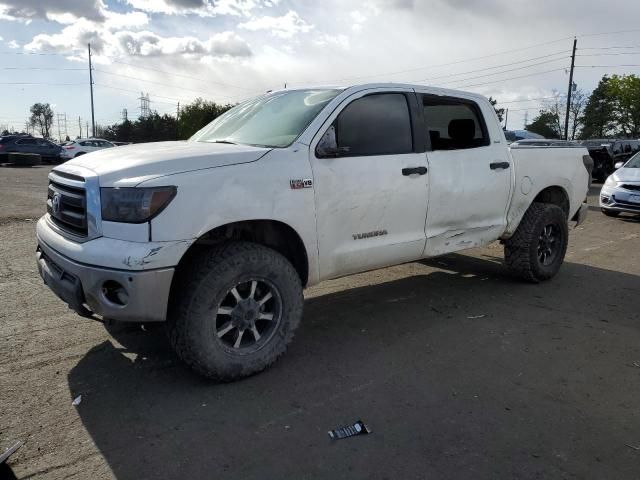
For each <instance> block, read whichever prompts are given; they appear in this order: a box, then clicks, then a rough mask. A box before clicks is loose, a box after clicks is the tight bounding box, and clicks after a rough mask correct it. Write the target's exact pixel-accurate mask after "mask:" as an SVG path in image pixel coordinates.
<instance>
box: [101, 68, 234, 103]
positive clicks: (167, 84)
mask: <svg viewBox="0 0 640 480" xmlns="http://www.w3.org/2000/svg"><path fill="white" fill-rule="evenodd" d="M94 70H95V71H96V72H100V73H106V74H107V75H114V76H116V77H122V78H128V79H131V80H138V81H140V82H143V83H152V84H154V85H161V86H163V87H169V88H179V89H180V90H185V91H189V92H194V93H199V94H201V95H210V92H205V91H204V90H194V89H192V88H185V87H184V86H182V85H175V84H173V85H172V84H169V83H163V82H155V81H153V80H142V79H140V78H139V77H132V76H130V75H124V74H122V73H115V72H107V71H106V70H101V69H98V68H96V69H94ZM218 98H234V97H232V96H229V95H225V96H219V97H218Z"/></svg>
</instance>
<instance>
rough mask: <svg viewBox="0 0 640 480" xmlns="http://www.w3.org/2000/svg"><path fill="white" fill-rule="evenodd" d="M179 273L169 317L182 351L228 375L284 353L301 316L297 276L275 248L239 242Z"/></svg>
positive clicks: (215, 374)
mask: <svg viewBox="0 0 640 480" xmlns="http://www.w3.org/2000/svg"><path fill="white" fill-rule="evenodd" d="M188 262H189V263H188V265H186V266H185V268H181V271H180V272H179V273H178V274H177V275H178V277H177V278H176V282H177V284H176V290H175V292H174V295H173V298H172V305H171V307H170V314H169V319H168V324H167V326H168V329H169V338H170V340H171V343H172V345H173V347H174V349H175V351H176V353H177V354H178V356H179V357H180V358H181V359H182V360H183V361H184V362H185V363H186V364H187V365H189V366H190V367H191V368H193V369H194V370H196V371H197V372H198V373H200V374H201V375H204V376H205V377H208V378H213V379H216V380H222V381H229V380H235V379H238V378H242V377H246V376H248V375H251V374H254V373H257V372H259V371H261V370H263V369H265V368H266V367H268V366H269V365H271V364H272V363H273V362H274V361H275V360H276V359H277V358H278V357H279V356H280V355H282V354H283V353H284V352H285V350H286V347H287V345H288V343H289V342H290V341H291V339H292V338H293V335H294V332H295V330H296V328H297V327H298V325H299V323H300V319H301V317H302V307H303V297H302V285H301V282H300V278H299V276H298V274H297V272H296V270H295V269H294V268H293V266H292V265H291V263H289V261H288V260H287V259H286V258H284V257H283V256H282V255H280V254H279V253H277V252H276V251H274V250H272V249H270V248H266V247H263V246H261V245H257V244H252V243H248V242H234V243H229V244H226V245H222V246H220V247H217V248H215V249H213V250H208V251H204V252H201V253H198V254H194V255H193V256H192V258H191V259H190V260H189V261H188Z"/></svg>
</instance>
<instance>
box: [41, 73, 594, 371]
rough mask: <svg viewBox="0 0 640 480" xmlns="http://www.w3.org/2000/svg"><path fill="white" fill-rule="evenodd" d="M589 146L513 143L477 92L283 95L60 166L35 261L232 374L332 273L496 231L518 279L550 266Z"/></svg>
mask: <svg viewBox="0 0 640 480" xmlns="http://www.w3.org/2000/svg"><path fill="white" fill-rule="evenodd" d="M584 157H588V155H587V150H586V149H585V148H584V147H582V146H572V147H562V148H554V147H540V148H538V147H530V148H514V149H510V148H508V146H507V143H506V140H505V136H504V133H503V132H502V128H501V125H500V122H499V121H498V118H497V117H496V114H495V111H494V109H493V107H492V105H491V104H490V103H489V101H488V100H487V99H486V98H485V97H482V96H480V95H477V94H472V93H465V92H459V91H454V90H444V89H437V88H429V87H425V86H418V85H400V84H393V83H392V84H368V85H356V86H351V87H347V88H317V89H300V90H295V89H286V90H282V91H278V92H273V93H269V94H266V95H263V96H261V97H258V98H255V99H252V100H248V101H247V102H244V103H242V104H240V105H238V106H236V107H234V108H232V109H231V110H229V111H228V112H226V113H225V114H223V115H221V116H220V117H218V118H217V119H215V120H214V121H213V122H212V123H210V124H209V125H207V126H206V127H204V128H203V129H202V130H200V131H199V132H197V133H196V134H195V135H194V136H193V137H192V138H191V139H189V140H188V141H182V142H160V143H147V144H141V145H140V144H139V145H131V146H129V147H126V148H123V149H109V150H104V151H101V152H96V153H93V154H91V155H88V156H86V157H82V158H79V159H74V160H71V161H69V162H67V163H65V164H63V165H60V166H58V167H56V168H54V169H53V170H52V171H51V172H50V174H49V190H48V195H47V197H48V199H47V213H46V214H45V215H44V216H43V217H42V218H41V219H40V220H39V221H38V224H37V243H38V249H37V259H38V267H39V271H40V274H41V276H42V278H43V279H44V281H45V283H46V284H47V285H48V286H49V288H51V290H52V291H53V292H54V293H56V294H57V295H58V296H59V297H60V298H61V299H62V300H64V301H65V302H66V303H67V304H68V305H69V306H70V307H71V308H73V309H74V310H75V311H76V312H78V313H79V314H80V315H83V316H87V317H93V316H94V314H97V315H100V316H102V317H103V318H107V319H112V320H120V321H133V322H150V321H156V322H164V321H166V322H167V323H168V331H169V332H170V339H171V342H172V344H173V347H174V349H175V350H176V352H177V354H178V355H179V356H180V358H182V360H183V361H185V362H186V363H187V364H188V365H190V366H191V367H192V368H193V369H195V370H196V371H197V372H199V373H201V374H203V375H205V376H207V377H209V378H215V379H223V380H232V379H236V378H240V377H244V376H247V375H251V374H253V373H256V372H259V371H260V370H263V369H264V368H266V367H267V366H269V365H270V364H271V363H273V362H274V361H275V360H276V359H277V358H278V357H279V356H280V355H281V354H282V353H284V351H285V349H286V347H287V344H288V343H289V342H290V341H291V339H292V338H293V335H294V332H295V330H296V327H297V326H298V325H299V323H300V321H301V319H302V311H303V307H304V299H303V295H302V292H303V289H304V288H305V287H308V286H311V285H314V284H317V283H319V282H321V281H323V280H327V279H331V278H337V277H341V276H345V275H350V274H353V273H357V272H364V271H367V270H372V269H376V268H382V267H386V266H390V265H396V264H400V263H404V262H411V261H416V260H419V259H422V258H427V257H434V256H437V255H443V254H447V253H451V252H457V251H459V250H463V249H467V248H472V247H479V246H483V245H487V244H489V243H491V242H494V241H496V240H500V241H501V242H502V243H504V249H505V260H506V264H507V266H508V267H509V268H510V269H511V270H512V271H513V272H514V274H515V275H516V276H519V277H520V278H523V279H525V280H527V281H530V282H540V281H544V280H548V279H550V278H552V277H553V276H554V275H555V274H556V273H557V272H558V270H559V269H560V266H561V264H562V262H563V260H564V256H565V252H566V249H567V242H568V235H569V234H568V223H569V221H571V220H575V221H576V222H577V223H580V222H581V221H582V220H583V219H584V217H585V214H586V212H587V206H586V203H585V200H586V195H587V184H588V179H589V174H588V172H587V168H586V167H585V163H584ZM423 293H424V295H429V292H428V291H425V292H423ZM461 294H464V292H461ZM401 314H402V313H401V309H399V310H398V315H401ZM425 314H427V315H428V312H426V313H425ZM388 320H389V322H390V324H393V322H394V319H393V318H389V319H388Z"/></svg>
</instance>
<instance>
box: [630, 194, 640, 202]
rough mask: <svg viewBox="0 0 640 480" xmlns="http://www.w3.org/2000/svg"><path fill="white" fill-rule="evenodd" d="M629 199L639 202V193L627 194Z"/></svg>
mask: <svg viewBox="0 0 640 480" xmlns="http://www.w3.org/2000/svg"><path fill="white" fill-rule="evenodd" d="M629 201H630V202H631V203H640V195H629Z"/></svg>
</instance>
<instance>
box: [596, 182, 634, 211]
mask: <svg viewBox="0 0 640 480" xmlns="http://www.w3.org/2000/svg"><path fill="white" fill-rule="evenodd" d="M600 208H603V209H605V210H610V211H614V212H626V213H638V214H640V191H629V190H625V189H622V188H617V187H602V190H601V191H600Z"/></svg>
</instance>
